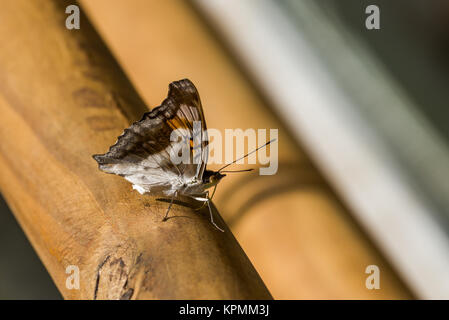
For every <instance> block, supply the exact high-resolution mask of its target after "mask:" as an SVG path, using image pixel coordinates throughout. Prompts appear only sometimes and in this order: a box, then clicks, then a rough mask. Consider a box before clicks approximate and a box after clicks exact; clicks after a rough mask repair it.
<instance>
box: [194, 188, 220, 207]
mask: <svg viewBox="0 0 449 320" xmlns="http://www.w3.org/2000/svg"><path fill="white" fill-rule="evenodd" d="M215 190H217V185H215V187H214V191H212V196H211V197H210V198H209V199H210V200H211V201H212V198H213V197H214V194H215ZM207 195H209V191H207ZM205 205H206V201H205V200H203V204H202V205H201V206H200V207H199V208H196V209H194V210H195V211H200V210H201V209H203V208H204V206H205Z"/></svg>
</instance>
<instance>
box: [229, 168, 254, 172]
mask: <svg viewBox="0 0 449 320" xmlns="http://www.w3.org/2000/svg"><path fill="white" fill-rule="evenodd" d="M253 170H254V169H253V168H251V169H244V170H225V171H221V172H226V173H228V172H246V171H253Z"/></svg>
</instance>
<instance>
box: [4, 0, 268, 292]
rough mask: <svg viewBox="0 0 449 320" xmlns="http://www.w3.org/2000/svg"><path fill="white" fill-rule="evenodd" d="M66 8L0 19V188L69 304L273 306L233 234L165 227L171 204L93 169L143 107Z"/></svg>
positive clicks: (202, 221) (29, 6)
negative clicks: (74, 280)
mask: <svg viewBox="0 0 449 320" xmlns="http://www.w3.org/2000/svg"><path fill="white" fill-rule="evenodd" d="M70 4H72V2H69V1H60V0H54V1H27V0H20V1H6V2H4V3H2V10H0V21H1V24H0V38H1V39H2V42H3V44H2V49H1V50H0V114H1V116H0V189H1V191H2V193H3V195H4V196H5V198H6V200H7V202H8V204H9V206H10V207H11V209H12V210H13V212H14V214H15V216H16V218H17V220H18V221H19V223H20V225H21V226H22V228H23V230H24V231H25V233H26V235H27V237H28V238H29V240H30V241H31V243H32V245H33V247H34V248H35V250H36V251H37V253H38V254H39V256H40V258H41V260H42V261H43V263H44V264H45V266H46V268H47V270H48V271H49V273H50V275H51V276H52V278H53V280H54V281H55V283H56V285H57V287H58V288H59V290H60V291H61V293H62V294H63V296H64V297H65V298H67V299H270V298H271V295H270V293H269V292H268V290H267V288H266V287H265V285H264V284H263V282H262V280H261V279H260V277H259V276H258V274H257V272H256V271H255V269H254V268H253V266H252V264H251V262H250V261H249V260H248V258H247V256H246V255H245V253H244V252H243V251H242V249H241V248H240V246H239V244H238V243H237V242H236V240H235V238H234V237H233V235H232V233H231V232H230V231H229V229H228V228H226V232H225V233H221V232H219V231H217V230H216V229H215V228H214V227H213V226H211V224H210V222H209V221H208V219H207V215H206V212H204V214H198V213H196V212H194V211H193V210H191V209H190V208H187V207H185V206H174V207H173V209H172V210H173V211H172V215H175V216H178V217H177V218H173V219H170V220H168V221H167V222H162V221H161V220H162V217H163V214H164V212H165V210H166V208H167V204H166V203H161V202H157V201H155V199H154V198H153V197H150V196H141V195H139V194H138V193H137V192H135V191H133V190H132V189H131V185H130V184H129V183H128V182H126V181H125V180H124V179H122V178H121V177H117V176H113V175H107V174H104V173H102V172H100V171H99V170H98V169H97V164H96V162H95V161H94V160H93V159H92V158H91V155H92V154H94V153H102V152H104V151H106V150H107V148H108V147H109V145H111V144H113V143H114V142H115V139H116V137H117V136H118V135H119V134H120V133H121V132H122V130H123V129H124V128H125V127H127V126H128V125H129V124H130V123H131V122H132V121H134V120H136V119H138V118H139V117H140V116H141V115H142V113H143V112H145V111H147V107H146V106H145V104H144V103H143V102H142V100H141V99H140V98H139V96H138V95H137V93H136V92H135V90H134V89H133V87H132V85H131V84H130V83H129V81H128V80H127V78H126V76H125V75H124V73H123V72H122V71H121V69H120V67H119V66H118V64H117V63H116V62H115V60H114V58H113V57H112V56H111V54H110V53H109V51H108V50H107V48H106V47H105V45H104V44H103V42H102V40H101V39H100V38H99V36H98V35H97V33H96V31H95V30H94V29H93V28H92V26H91V25H90V23H89V21H88V19H87V17H86V16H84V15H83V14H82V15H81V24H80V25H81V28H80V30H76V29H74V30H68V29H66V27H65V19H66V18H67V14H66V13H65V8H66V7H67V6H68V5H70ZM173 80H175V79H173ZM215 213H216V214H217V215H218V213H217V212H215ZM218 223H220V225H221V226H224V225H225V224H224V222H223V220H222V219H220V220H219V221H218ZM69 266H75V267H77V268H78V269H79V271H80V287H79V289H76V288H71V287H70V286H69V287H68V286H67V285H66V281H67V278H68V277H69V276H70V275H71V274H67V273H66V271H67V270H68V269H67V268H68V267H69ZM70 270H71V269H70Z"/></svg>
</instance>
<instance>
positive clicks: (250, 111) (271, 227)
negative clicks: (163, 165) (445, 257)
mask: <svg viewBox="0 0 449 320" xmlns="http://www.w3.org/2000/svg"><path fill="white" fill-rule="evenodd" d="M81 3H82V5H83V6H84V8H85V9H86V10H87V12H88V13H89V15H90V16H91V18H92V20H93V22H94V23H95V25H96V26H97V28H98V30H99V31H100V33H101V34H102V36H103V37H104V39H105V40H106V41H107V43H108V46H109V47H110V48H111V50H112V51H113V52H114V54H115V55H116V57H117V59H118V61H120V63H121V65H122V66H123V68H124V69H125V70H126V72H127V74H129V76H130V78H131V79H132V80H133V83H134V84H135V85H136V88H137V89H138V91H139V92H140V93H141V94H142V96H143V97H144V99H145V101H147V103H148V104H149V105H151V106H156V105H157V104H158V103H159V102H160V100H161V98H163V97H164V95H165V92H166V83H168V82H170V81H173V80H175V79H181V78H184V77H188V78H190V79H191V80H192V81H194V82H195V85H196V86H197V87H198V89H199V91H200V95H201V99H202V101H203V106H204V111H205V115H206V120H207V123H208V127H209V128H216V129H219V130H224V129H226V128H242V129H247V128H256V129H257V128H279V161H280V165H279V172H278V174H277V175H275V176H265V177H260V176H258V175H257V174H254V175H252V174H247V175H246V174H245V175H244V174H242V175H240V176H239V175H234V176H231V175H229V176H228V177H226V178H224V179H223V180H222V182H221V183H220V185H219V187H218V189H217V193H216V196H215V203H216V205H217V207H218V208H219V209H220V212H221V213H222V215H223V217H224V218H225V220H226V221H227V222H228V223H229V224H230V225H231V227H232V229H233V231H234V232H235V234H236V237H237V239H238V240H239V242H240V243H241V244H242V246H243V248H244V249H245V252H247V254H248V256H249V257H250V258H251V261H253V262H254V265H255V267H256V269H257V270H258V272H259V273H260V274H261V276H262V278H263V279H264V281H265V283H266V284H267V286H268V287H269V289H270V292H271V293H272V294H273V296H274V297H275V298H280V299H300V298H301V299H302V298H305V299H311V298H312V299H313V298H324V299H348V298H351V299H382V298H383V299H407V298H411V297H413V296H412V294H411V293H410V291H409V290H408V288H407V287H406V286H405V285H404V283H403V282H402V281H401V280H400V278H399V276H398V275H397V274H396V273H395V271H394V270H393V269H392V268H391V266H390V265H389V263H388V261H386V260H385V258H384V257H383V256H382V254H381V253H380V252H379V251H378V250H377V249H376V247H375V246H374V245H373V243H372V242H371V241H370V239H369V237H367V235H366V233H365V232H364V230H362V229H361V228H360V227H359V225H358V224H357V221H355V220H354V219H353V218H352V216H351V213H350V212H349V211H348V209H347V208H346V207H345V206H344V205H343V204H342V203H341V201H340V200H339V197H338V195H337V194H336V193H335V191H334V190H332V189H331V188H329V186H328V184H327V182H326V179H324V178H323V177H322V176H321V174H320V173H319V171H318V170H317V169H316V168H315V167H314V165H313V164H312V162H311V161H310V159H309V158H308V156H307V155H306V154H305V152H304V150H303V148H302V147H301V145H300V144H298V142H297V141H295V140H294V139H292V136H291V135H290V134H289V132H288V131H287V130H286V129H285V127H284V126H283V124H282V122H280V121H279V120H278V118H277V117H276V115H275V113H274V112H273V110H272V108H271V105H272V104H274V103H276V102H275V101H274V102H271V103H270V101H267V100H266V99H264V93H263V92H260V91H258V90H257V87H255V86H254V84H253V83H254V82H253V81H252V80H253V79H251V78H249V77H247V75H246V73H245V69H244V66H242V65H240V64H239V61H238V60H236V59H235V58H233V57H232V52H229V51H228V50H227V46H226V45H224V44H223V42H221V41H220V40H221V39H220V38H219V37H217V35H216V34H214V33H213V32H211V25H209V24H207V23H204V22H205V21H204V20H203V19H202V17H201V16H200V15H198V14H197V12H196V11H195V10H193V8H192V6H190V5H189V4H188V1H183V0H164V1H159V0H132V1H130V0H127V1H124V0H115V1H110V0H82V1H81ZM248 23H249V24H250V23H251V22H250V21H249V22H248ZM242 27H243V26H242ZM261 50H263V48H261ZM256 80H257V79H256ZM298 103H301V101H298ZM323 138H325V137H323ZM244 167H245V166H244V165H242V166H241V167H238V168H239V169H240V168H244ZM246 167H248V165H247V166H246ZM371 264H375V265H378V266H379V268H380V270H381V289H380V290H368V289H367V288H366V287H365V279H366V277H367V276H368V275H366V274H365V268H366V267H367V266H368V265H371Z"/></svg>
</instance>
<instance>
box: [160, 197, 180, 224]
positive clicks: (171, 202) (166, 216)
mask: <svg viewBox="0 0 449 320" xmlns="http://www.w3.org/2000/svg"><path fill="white" fill-rule="evenodd" d="M177 195H178V192H177V191H175V193H173V195H172V197H171V200H170V204H169V206H168V209H167V212H166V213H165V216H164V219H162V221H167V219H168V213H169V212H170V209H171V206H172V205H173V200H174V199H175V197H176V196H177Z"/></svg>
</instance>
